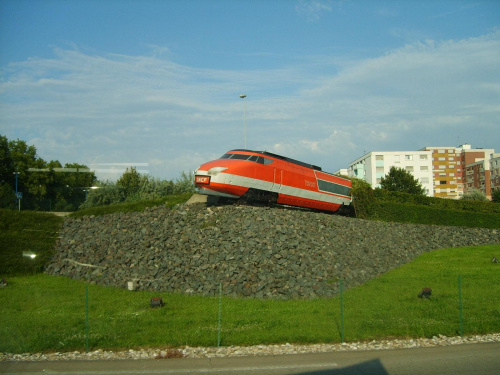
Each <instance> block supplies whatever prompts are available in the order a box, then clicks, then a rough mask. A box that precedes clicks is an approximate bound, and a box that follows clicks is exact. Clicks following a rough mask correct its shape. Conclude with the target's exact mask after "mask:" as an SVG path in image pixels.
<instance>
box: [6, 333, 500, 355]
mask: <svg viewBox="0 0 500 375" xmlns="http://www.w3.org/2000/svg"><path fill="white" fill-rule="evenodd" d="M487 342H500V333H492V334H488V335H475V336H464V337H460V336H455V337H447V336H443V335H439V336H434V337H432V338H420V339H398V340H380V341H376V340H373V341H370V342H353V343H343V344H311V345H295V344H282V345H255V346H224V347H207V348H201V347H197V348H192V347H189V346H186V347H183V348H179V349H140V350H133V349H130V350H127V351H119V352H113V351H104V350H102V349H99V350H96V351H92V352H88V353H85V352H77V351H76V352H67V353H23V354H12V353H0V361H72V360H117V359H166V358H181V357H185V358H186V357H187V358H215V357H243V356H263V355H283V354H303V353H329V352H343V351H358V350H359V351H364V350H388V349H403V348H424V347H432V346H450V345H462V344H477V343H487Z"/></svg>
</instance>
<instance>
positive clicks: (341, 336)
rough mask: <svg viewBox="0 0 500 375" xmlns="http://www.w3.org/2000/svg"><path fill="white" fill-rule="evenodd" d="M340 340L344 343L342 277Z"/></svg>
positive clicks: (341, 291) (341, 289)
mask: <svg viewBox="0 0 500 375" xmlns="http://www.w3.org/2000/svg"><path fill="white" fill-rule="evenodd" d="M340 342H341V343H342V344H343V343H344V291H343V284H342V279H340Z"/></svg>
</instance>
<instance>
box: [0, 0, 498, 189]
mask: <svg viewBox="0 0 500 375" xmlns="http://www.w3.org/2000/svg"><path fill="white" fill-rule="evenodd" d="M242 94H244V95H246V97H245V98H243V99H242V98H240V95H242ZM0 135H4V136H6V137H7V138H8V139H9V140H15V139H20V140H23V141H26V142H27V143H28V144H29V145H34V146H35V147H36V149H37V152H38V156H39V157H41V158H42V159H44V160H46V161H51V160H58V161H60V162H61V163H62V164H65V163H81V164H85V165H87V166H89V167H91V168H92V169H94V170H96V172H97V176H98V177H99V179H101V180H105V179H110V180H114V179H116V178H118V177H120V175H121V174H122V173H123V172H124V171H125V168H127V167H135V168H136V169H137V170H138V171H139V172H140V173H143V174H145V173H147V174H149V175H150V176H152V177H154V178H159V179H169V180H175V179H177V178H180V176H181V174H182V173H183V172H184V173H191V172H192V171H194V170H196V169H197V168H198V166H199V165H200V164H202V163H204V162H206V161H209V160H213V159H217V158H218V157H220V156H221V155H223V154H224V153H225V152H226V151H228V150H232V149H238V148H245V147H246V148H247V149H251V150H259V151H270V152H274V153H278V154H281V155H284V156H288V157H291V158H294V159H298V160H301V161H304V162H308V163H312V164H315V165H318V166H321V167H322V168H323V170H325V171H328V172H335V171H337V170H339V169H341V168H348V167H349V163H351V162H352V161H354V160H356V159H358V158H359V157H361V156H362V155H364V154H366V153H368V152H371V151H407V150H419V149H422V148H424V147H426V146H433V147H435V146H443V147H450V146H451V147H456V146H459V145H461V144H464V143H468V144H470V145H471V146H472V147H473V148H491V149H495V150H496V151H497V152H500V1H496V0H484V1H482V0H476V1H460V0H453V1H445V0H432V1H431V0H418V1H417V0H415V1H412V0H407V1H398V0H385V1H383V0H380V1H378V0H365V1H363V0H351V1H348V0H345V1H335V0H324V1H322V0H296V1H295V0H252V1H250V0H246V1H245V0H240V1H236V0H231V1H230V0H203V1H202V0H0Z"/></svg>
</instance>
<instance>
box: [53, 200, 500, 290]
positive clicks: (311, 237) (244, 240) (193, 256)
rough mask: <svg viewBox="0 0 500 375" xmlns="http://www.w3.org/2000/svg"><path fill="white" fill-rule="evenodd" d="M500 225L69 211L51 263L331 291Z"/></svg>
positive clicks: (139, 279) (125, 278)
mask: <svg viewBox="0 0 500 375" xmlns="http://www.w3.org/2000/svg"><path fill="white" fill-rule="evenodd" d="M492 243H500V230H495V229H481V228H462V227H442V226H426V225H409V224H399V223H384V222H375V221H366V220H360V219H353V218H347V217H342V216H335V215H329V214H324V213H316V212H310V211H304V210H292V209H285V208H269V207H250V206H215V207H207V206H206V205H205V204H194V205H181V206H178V207H177V208H175V209H169V208H166V207H163V206H161V207H155V208H150V209H147V210H146V211H144V212H135V213H116V214H111V215H105V216H98V217H93V216H88V217H84V218H81V219H71V218H68V219H66V220H65V223H64V225H63V228H62V229H61V232H60V239H59V241H58V243H57V245H56V254H55V256H54V258H53V260H52V262H51V264H50V265H49V266H48V267H47V269H46V272H47V273H49V274H54V275H64V276H68V277H71V278H74V279H83V280H87V281H88V282H91V283H97V284H101V285H111V286H117V287H121V288H127V287H130V286H133V287H134V288H136V289H139V290H157V291H168V292H180V293H187V294H200V295H209V296H214V295H217V294H218V293H219V285H221V286H222V290H223V293H224V295H229V296H233V297H252V298H274V299H298V298H315V297H329V296H333V295H335V294H337V293H338V288H339V283H338V280H340V279H342V280H343V283H344V287H346V288H349V287H353V286H356V285H359V284H362V283H364V282H366V281H368V280H370V279H372V278H374V277H376V276H377V275H380V274H382V273H384V272H387V271H389V270H390V269H392V268H394V267H397V266H399V265H402V264H405V263H408V262H410V261H411V260H413V259H414V258H415V257H417V256H418V255H420V254H422V253H424V252H427V251H432V250H435V249H440V248H447V247H459V246H471V245H484V244H492Z"/></svg>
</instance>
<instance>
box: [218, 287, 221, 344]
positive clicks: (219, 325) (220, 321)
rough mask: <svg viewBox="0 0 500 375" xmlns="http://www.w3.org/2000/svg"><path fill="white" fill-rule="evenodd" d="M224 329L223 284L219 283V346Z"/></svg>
mask: <svg viewBox="0 0 500 375" xmlns="http://www.w3.org/2000/svg"><path fill="white" fill-rule="evenodd" d="M221 329H222V283H219V324H218V326H217V346H218V347H219V346H220V337H221Z"/></svg>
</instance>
